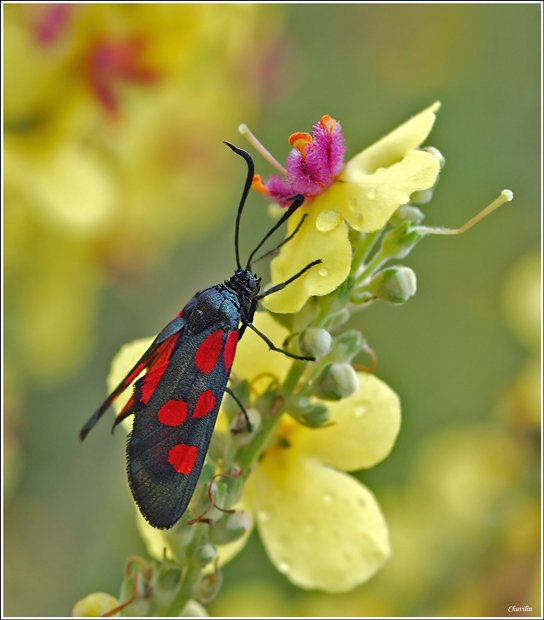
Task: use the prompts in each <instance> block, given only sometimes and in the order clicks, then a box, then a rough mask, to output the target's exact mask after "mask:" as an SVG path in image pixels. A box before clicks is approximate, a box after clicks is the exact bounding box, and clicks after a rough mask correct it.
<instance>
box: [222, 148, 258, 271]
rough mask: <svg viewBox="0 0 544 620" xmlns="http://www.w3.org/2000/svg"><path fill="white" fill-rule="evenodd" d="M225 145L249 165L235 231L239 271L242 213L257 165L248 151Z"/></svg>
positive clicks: (235, 249) (235, 247)
mask: <svg viewBox="0 0 544 620" xmlns="http://www.w3.org/2000/svg"><path fill="white" fill-rule="evenodd" d="M225 144H226V145H227V146H228V147H229V149H231V150H233V151H234V152H235V153H236V154H237V155H240V157H243V158H244V159H245V160H246V163H247V168H248V170H247V178H246V184H245V185H244V191H243V192H242V198H241V200H240V206H239V207H238V213H237V215H236V227H235V229H234V251H235V253H236V266H237V268H238V269H242V265H241V264H240V249H239V246H238V240H239V237H240V218H241V217H242V211H243V209H244V205H245V203H246V199H247V196H248V194H249V190H250V189H251V183H252V182H253V175H254V174H255V164H254V163H253V160H252V159H251V155H250V154H249V153H247V152H246V151H244V150H242V149H239V148H238V147H237V146H234V144H231V143H230V142H225Z"/></svg>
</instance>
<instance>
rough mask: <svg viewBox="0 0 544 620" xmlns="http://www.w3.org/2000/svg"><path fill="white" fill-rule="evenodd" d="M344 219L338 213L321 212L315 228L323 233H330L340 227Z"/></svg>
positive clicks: (332, 211)
mask: <svg viewBox="0 0 544 620" xmlns="http://www.w3.org/2000/svg"><path fill="white" fill-rule="evenodd" d="M342 219H343V218H342V215H341V214H340V213H338V211H334V210H331V211H321V213H320V214H319V215H318V216H317V219H316V221H315V226H316V228H317V230H319V231H321V232H330V231H331V230H334V229H335V228H336V227H337V226H339V225H340V223H341V222H342Z"/></svg>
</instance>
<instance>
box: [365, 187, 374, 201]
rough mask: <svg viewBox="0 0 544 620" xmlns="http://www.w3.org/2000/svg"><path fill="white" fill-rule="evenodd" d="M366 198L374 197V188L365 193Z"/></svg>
mask: <svg viewBox="0 0 544 620" xmlns="http://www.w3.org/2000/svg"><path fill="white" fill-rule="evenodd" d="M367 198H368V199H369V200H374V198H376V190H375V189H371V190H370V191H369V192H368V194H367Z"/></svg>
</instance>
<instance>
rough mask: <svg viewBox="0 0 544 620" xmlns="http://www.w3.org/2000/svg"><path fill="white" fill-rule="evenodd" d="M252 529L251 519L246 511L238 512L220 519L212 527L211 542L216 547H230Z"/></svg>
mask: <svg viewBox="0 0 544 620" xmlns="http://www.w3.org/2000/svg"><path fill="white" fill-rule="evenodd" d="M250 527H251V519H250V517H249V515H248V514H247V512H245V511H244V510H236V511H235V512H233V513H232V514H227V515H224V516H223V517H221V518H220V519H218V520H217V521H215V522H214V523H213V525H211V526H210V540H211V542H212V543H213V544H214V545H228V544H229V543H231V542H233V541H235V540H238V539H239V538H242V536H243V535H244V534H245V533H246V532H247V531H248V530H249V528H250Z"/></svg>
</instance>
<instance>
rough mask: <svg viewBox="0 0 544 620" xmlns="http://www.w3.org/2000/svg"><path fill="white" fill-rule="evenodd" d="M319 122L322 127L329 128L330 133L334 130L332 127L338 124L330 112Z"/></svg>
mask: <svg viewBox="0 0 544 620" xmlns="http://www.w3.org/2000/svg"><path fill="white" fill-rule="evenodd" d="M319 122H320V124H321V127H323V129H327V130H328V131H329V133H331V132H332V128H333V127H334V126H335V125H336V121H335V120H334V118H331V117H330V116H329V115H328V114H325V116H324V117H323V118H322V119H321V120H320V121H319Z"/></svg>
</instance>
